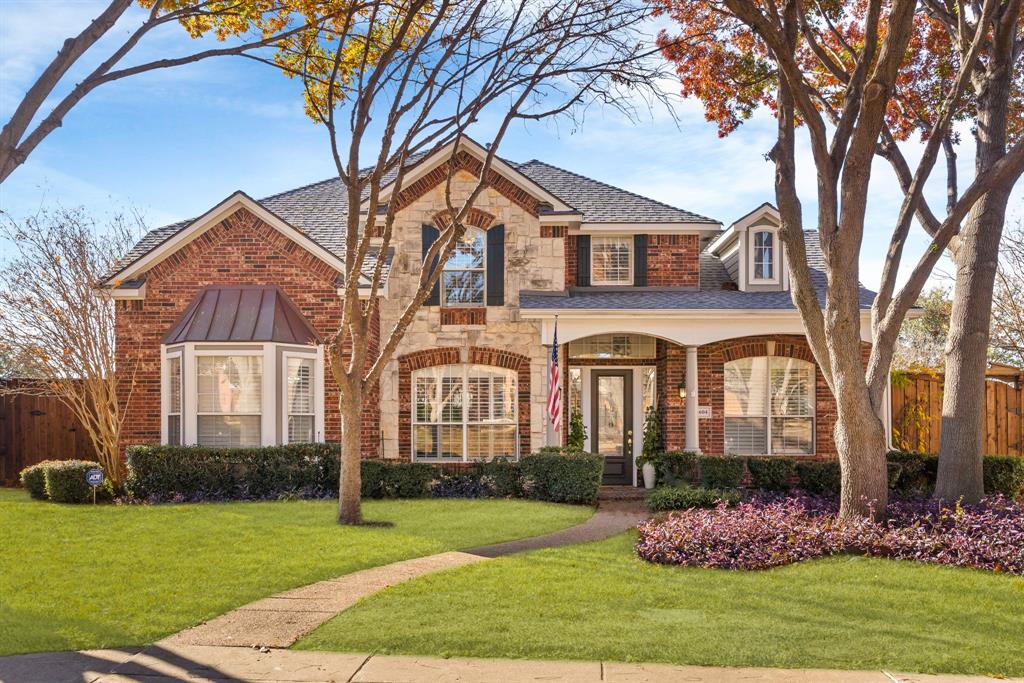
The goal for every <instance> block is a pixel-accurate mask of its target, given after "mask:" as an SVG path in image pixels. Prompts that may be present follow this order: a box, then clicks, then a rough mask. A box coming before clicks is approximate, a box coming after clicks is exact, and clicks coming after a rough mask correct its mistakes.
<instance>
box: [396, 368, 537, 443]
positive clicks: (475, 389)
mask: <svg viewBox="0 0 1024 683" xmlns="http://www.w3.org/2000/svg"><path fill="white" fill-rule="evenodd" d="M412 391H413V415H412V418H413V425H412V441H413V445H412V448H413V457H414V458H415V459H416V460H434V461H438V460H448V461H453V460H455V461H472V460H491V459H493V458H496V457H507V458H515V457H517V456H518V448H517V443H518V425H517V424H516V414H517V409H516V402H517V400H518V399H517V395H516V372H515V371H514V370H506V369H503V368H497V367H491V366H487V365H441V366H437V367H431V368H424V369H421V370H417V371H415V372H414V373H413V374H412Z"/></svg>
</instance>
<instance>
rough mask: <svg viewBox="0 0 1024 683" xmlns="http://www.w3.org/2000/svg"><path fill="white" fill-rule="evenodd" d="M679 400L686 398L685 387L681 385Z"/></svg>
mask: <svg viewBox="0 0 1024 683" xmlns="http://www.w3.org/2000/svg"><path fill="white" fill-rule="evenodd" d="M679 398H681V399H685V398H686V385H685V384H682V383H680V384H679Z"/></svg>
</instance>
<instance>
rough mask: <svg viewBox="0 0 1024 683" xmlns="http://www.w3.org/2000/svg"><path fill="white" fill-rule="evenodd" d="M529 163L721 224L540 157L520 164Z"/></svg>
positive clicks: (525, 164)
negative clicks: (556, 164) (550, 162)
mask: <svg viewBox="0 0 1024 683" xmlns="http://www.w3.org/2000/svg"><path fill="white" fill-rule="evenodd" d="M529 164H541V165H543V166H547V167H548V168H553V169H555V170H556V171H561V172H562V173H568V174H569V175H571V176H573V177H575V178H582V179H583V180H587V181H590V182H592V183H597V184H598V185H601V186H602V187H607V188H610V189H612V190H617V191H619V192H624V193H626V194H628V195H630V196H633V197H636V198H637V199H643V200H644V201H647V202H653V203H655V204H657V205H659V206H663V207H665V208H666V209H672V210H673V211H679V212H681V213H685V214H689V215H691V216H696V217H697V218H703V219H704V220H706V221H707V222H708V223H718V224H719V225H721V224H722V222H721V221H716V220H715V219H714V218H710V217H708V216H705V215H703V214H699V213H696V212H694V211H690V210H689V209H683V208H681V207H678V206H673V205H671V204H668V203H666V202H663V201H660V200H658V199H652V198H651V197H646V196H644V195H642V194H639V193H637V192H633V191H632V190H627V189H626V188H624V187H619V186H618V185H612V184H611V183H606V182H604V181H603V180H598V179H596V178H591V177H590V176H585V175H583V174H582V173H576V172H575V171H570V170H569V169H567V168H562V167H561V166H555V165H554V164H549V163H548V162H546V161H541V160H540V159H530V160H529V161H526V162H523V164H521V166H527V165H529ZM534 182H537V181H534ZM537 184H538V185H541V187H543V185H542V184H541V183H540V182H537ZM549 192H550V190H549Z"/></svg>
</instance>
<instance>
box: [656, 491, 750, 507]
mask: <svg viewBox="0 0 1024 683" xmlns="http://www.w3.org/2000/svg"><path fill="white" fill-rule="evenodd" d="M739 500H740V496H739V494H738V493H736V492H735V491H721V490H718V489H705V488H700V487H697V486H659V487H658V488H656V489H654V490H653V491H651V492H650V493H649V494H648V495H647V509H648V510H650V511H651V512H668V511H670V510H688V509H690V508H713V507H716V506H717V505H718V504H719V503H722V502H724V503H728V504H729V505H735V504H736V503H738V502H739Z"/></svg>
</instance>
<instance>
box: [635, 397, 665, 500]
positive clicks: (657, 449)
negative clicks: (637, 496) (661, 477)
mask: <svg viewBox="0 0 1024 683" xmlns="http://www.w3.org/2000/svg"><path fill="white" fill-rule="evenodd" d="M660 454H661V418H660V417H659V416H658V411H656V410H655V409H654V408H651V409H650V410H648V411H647V416H646V417H645V418H644V443H643V448H642V449H641V451H640V457H639V458H637V461H636V462H637V464H638V465H640V471H641V472H643V475H644V488H645V489H653V488H654V485H655V484H656V483H657V480H658V470H657V467H656V464H657V462H658V456H659V455H660Z"/></svg>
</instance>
